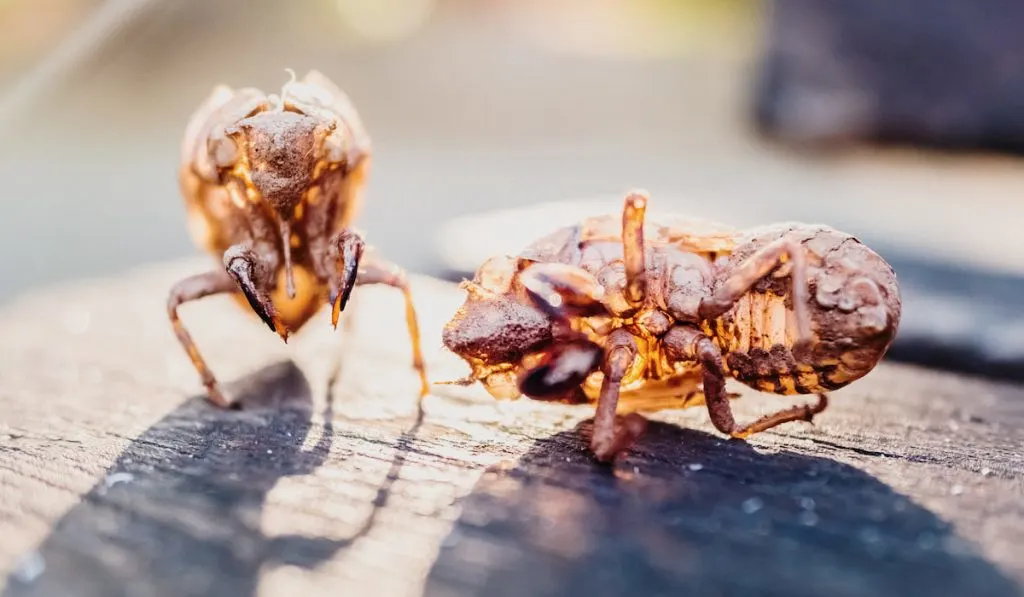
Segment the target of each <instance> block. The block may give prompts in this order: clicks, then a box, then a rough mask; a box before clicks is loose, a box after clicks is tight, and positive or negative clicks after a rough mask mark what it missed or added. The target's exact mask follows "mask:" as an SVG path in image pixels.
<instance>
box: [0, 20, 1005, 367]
mask: <svg viewBox="0 0 1024 597" xmlns="http://www.w3.org/2000/svg"><path fill="white" fill-rule="evenodd" d="M897 4H898V5H897ZM982 10H983V9H981V8H976V7H975V5H974V3H973V2H972V1H971V0H928V1H927V2H926V1H923V0H922V1H913V2H911V1H907V2H901V3H891V2H887V1H883V0H863V1H858V2H853V1H844V0H779V1H777V2H767V1H755V0H561V1H559V2H549V1H543V0H373V1H366V0H363V1H360V0H296V1H292V2H281V1H276V2H275V1H270V0H216V1H215V0H174V1H170V0H163V1H159V0H148V1H147V0H106V1H104V0H0V127H2V132H0V136H2V139H3V143H2V144H0V181H2V184H3V186H2V195H0V202H2V205H3V212H2V216H0V273H2V274H3V275H2V276H0V301H5V300H9V299H10V298H12V297H14V296H15V295H17V294H19V293H22V292H25V291H27V290H30V289H32V288H34V287H37V286H39V285H43V284H50V283H55V282H59V281H61V280H65V279H73V278H84V277H90V276H96V275H103V274H111V273H115V272H118V271H120V270H123V269H124V268H127V267H131V266H135V265H139V264H144V263H148V262H152V261H157V260H165V259H172V258H177V257H182V256H186V255H193V254H195V253H196V250H195V248H194V247H193V246H192V245H191V243H190V241H189V237H188V235H187V232H186V229H185V225H184V224H185V220H184V209H183V205H182V200H181V197H180V196H179V195H178V187H177V181H176V174H177V168H178V151H179V149H178V144H179V141H180V135H181V133H182V131H183V128H184V126H185V123H186V121H187V119H188V117H189V115H190V114H191V112H192V110H193V109H194V108H195V107H196V106H197V105H198V103H199V102H200V101H201V100H202V99H203V98H204V97H205V96H206V94H207V93H208V92H209V91H210V90H211V88H212V87H213V86H214V85H215V84H217V83H221V82H223V83H227V84H229V85H231V86H256V87H261V88H263V89H266V90H276V89H279V88H280V86H281V85H282V84H283V83H284V82H285V81H286V80H287V75H286V74H285V70H284V69H285V68H293V69H295V70H296V71H297V72H298V73H299V74H300V75H301V74H302V73H304V72H305V71H307V70H309V69H318V70H321V71H322V72H324V73H325V74H326V75H327V76H328V77H330V78H332V79H334V80H335V81H336V82H337V83H338V84H339V85H340V86H341V87H342V88H343V89H345V90H346V91H347V92H348V93H349V95H350V96H351V98H352V99H353V101H354V102H355V104H356V106H357V108H358V109H359V111H360V113H361V115H362V117H363V119H364V120H365V122H366V125H367V127H368V129H369V131H370V134H371V136H372V137H373V141H374V148H375V162H374V169H373V174H372V178H371V180H370V183H369V189H368V196H367V202H366V205H365V208H364V211H363V213H362V215H361V217H360V220H359V222H358V225H359V227H360V228H362V229H364V230H365V231H366V232H367V235H368V240H369V241H370V242H371V243H373V244H374V245H376V246H378V247H379V248H380V249H381V250H382V251H383V252H385V253H386V254H388V255H389V256H390V257H391V258H392V259H394V260H395V261H397V262H398V263H400V264H401V265H403V266H405V267H406V268H408V269H410V270H413V271H416V272H421V273H427V274H434V275H445V276H448V277H451V278H453V279H458V278H459V277H460V276H461V275H466V274H467V273H469V270H470V269H471V268H472V267H473V266H472V265H471V264H473V263H479V261H480V260H482V259H483V258H484V257H486V256H487V253H488V252H489V251H490V250H491V249H493V248H495V247H494V246H493V243H492V244H487V242H485V241H486V240H488V239H490V240H493V239H494V238H496V235H495V234H491V231H494V232H495V233H500V232H501V230H502V229H509V228H510V227H514V228H515V230H518V231H520V234H521V235H523V237H524V238H530V237H532V236H535V233H537V234H539V233H543V232H545V231H547V230H548V229H550V228H551V226H552V225H554V224H556V223H558V222H556V220H557V218H555V217H554V216H552V217H551V218H547V217H545V216H544V215H543V214H544V213H554V212H551V211H549V212H544V211H537V210H534V211H529V210H531V209H534V208H535V207H536V206H540V205H544V204H547V203H549V202H553V201H561V200H580V199H589V198H594V197H606V198H607V197H611V198H613V200H612V203H611V205H614V204H615V203H616V202H617V200H618V197H620V196H621V194H622V193H623V192H624V191H625V190H627V189H629V188H633V187H643V188H646V189H648V190H649V191H650V192H651V193H652V199H653V201H654V202H655V203H656V204H657V207H658V208H659V209H665V210H672V211H681V212H685V213H688V214H692V215H694V216H698V217H713V218H717V219H723V220H726V221H728V222H729V223H731V224H734V225H739V226H745V225H751V224H758V223H765V222H767V221H774V220H793V219H799V220H812V221H820V222H825V223H828V224H831V225H834V226H836V227H839V228H842V229H844V230H846V231H848V232H851V233H854V234H856V235H858V236H860V237H861V238H862V239H863V240H865V241H866V242H868V243H869V244H870V245H871V246H873V247H874V248H876V250H878V251H879V252H881V253H882V254H883V255H884V256H885V257H886V258H888V259H889V260H890V261H891V262H892V263H893V264H894V266H896V269H897V272H898V274H899V275H900V278H901V281H903V282H904V284H905V292H906V300H907V307H906V309H907V310H906V314H905V320H904V325H903V328H902V331H901V338H900V344H899V345H898V346H897V347H896V348H895V349H894V353H893V354H894V356H896V357H897V358H901V359H904V360H909V361H913V362H921V363H927V364H932V365H937V366H941V367H945V368H951V369H957V370H962V371H967V372H974V373H984V374H991V375H997V376H1001V377H1013V378H1017V379H1020V378H1021V376H1024V318H1022V315H1021V310H1020V308H1019V307H1018V306H1017V304H1018V301H1019V300H1020V298H1019V297H1020V296H1022V291H1024V284H1022V283H1021V277H1020V276H1021V274H1022V273H1024V259H1021V257H1020V255H1021V252H1022V251H1021V249H1022V248H1024V234H1022V233H1021V231H1020V227H1021V225H1022V224H1024V201H1022V200H1021V198H1022V197H1024V166H1022V164H1021V163H1020V161H1019V157H1018V154H1019V152H1020V150H1021V148H1022V147H1024V63H1022V61H1024V41H1019V40H1018V39H1019V35H1017V32H1019V30H1020V25H1021V24H1022V22H1024V5H1019V3H1016V2H1013V1H1011V0H993V2H992V3H991V4H986V5H985V8H984V12H982ZM586 205H589V204H584V205H583V206H581V208H580V209H582V208H583V207H585V206H586ZM509 209H511V210H513V211H512V212H507V213H506V212H499V215H498V216H493V215H491V216H487V214H488V213H493V210H509ZM515 210H519V211H518V212H516V211H515ZM522 210H527V211H522ZM562 213H563V216H564V215H565V214H569V215H570V216H571V219H575V218H576V217H577V216H584V215H589V213H577V212H576V211H572V210H570V211H565V210H564V209H563V212H562ZM516 214H518V215H516ZM559 222H560V221H559ZM497 236H501V235H500V234H497ZM513 237H515V235H507V236H506V237H504V238H508V239H512V238H513ZM515 238H516V239H518V238H519V237H515Z"/></svg>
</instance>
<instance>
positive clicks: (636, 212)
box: [622, 191, 647, 307]
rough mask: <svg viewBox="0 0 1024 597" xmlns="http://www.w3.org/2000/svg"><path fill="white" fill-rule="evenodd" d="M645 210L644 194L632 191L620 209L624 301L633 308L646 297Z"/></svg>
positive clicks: (645, 196) (645, 197)
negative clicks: (624, 270) (624, 283)
mask: <svg viewBox="0 0 1024 597" xmlns="http://www.w3.org/2000/svg"><path fill="white" fill-rule="evenodd" d="M646 210H647V194H646V193H644V192H642V191H634V192H632V193H630V194H629V195H627V196H626V203H625V206H624V207H623V209H622V258H623V262H624V263H625V266H626V300H628V301H629V303H630V305H632V306H634V307H636V306H638V305H640V303H642V302H644V299H645V298H646V297H647V269H646V265H645V263H644V260H645V258H646V257H645V253H646V252H645V251H644V214H645V212H646Z"/></svg>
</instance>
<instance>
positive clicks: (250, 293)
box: [224, 243, 289, 342]
mask: <svg viewBox="0 0 1024 597" xmlns="http://www.w3.org/2000/svg"><path fill="white" fill-rule="evenodd" d="M277 265H278V264H277V262H276V261H275V260H274V259H273V258H270V259H268V258H267V257H263V256H261V255H260V254H259V253H257V252H256V250H255V249H253V247H252V245H249V244H247V243H246V244H238V245H234V246H232V247H231V248H229V249H228V250H227V251H225V252H224V269H225V270H227V273H228V275H229V276H231V278H232V279H233V280H234V281H235V284H236V285H238V288H239V290H241V291H242V294H244V295H245V298H246V300H248V301H249V305H250V306H251V307H252V309H253V311H255V312H256V314H257V315H259V317H260V319H262V320H263V323H265V324H267V327H269V328H270V329H271V330H272V331H274V332H275V333H276V334H277V335H278V336H280V337H281V339H282V340H284V341H285V342H287V341H288V333H289V330H288V328H287V327H286V326H285V325H284V322H283V321H281V318H280V317H278V316H277V310H276V309H275V308H274V303H273V301H272V300H271V293H272V292H273V290H274V286H275V284H276V277H275V274H276V273H277Z"/></svg>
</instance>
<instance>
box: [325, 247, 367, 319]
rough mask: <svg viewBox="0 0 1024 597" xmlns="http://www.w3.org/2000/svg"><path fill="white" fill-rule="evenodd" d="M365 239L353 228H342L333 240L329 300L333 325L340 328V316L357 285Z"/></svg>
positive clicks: (330, 255)
mask: <svg viewBox="0 0 1024 597" xmlns="http://www.w3.org/2000/svg"><path fill="white" fill-rule="evenodd" d="M363 249H364V244H363V239H361V238H359V235H358V234H356V233H355V232H352V231H351V230H342V231H341V232H339V233H338V234H337V235H336V236H335V237H334V239H332V241H331V245H330V249H329V251H330V253H329V258H330V259H331V261H332V262H333V266H334V267H333V268H331V269H329V270H327V271H331V272H334V275H333V276H332V277H331V279H330V289H329V292H330V294H329V297H328V300H329V301H330V302H331V326H333V327H334V329H338V317H339V316H340V315H341V312H342V311H344V310H345V306H346V305H347V304H348V301H349V297H350V296H352V289H353V288H355V286H356V276H357V275H358V274H359V262H360V261H361V260H362V258H363Z"/></svg>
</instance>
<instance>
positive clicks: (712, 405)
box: [662, 326, 828, 438]
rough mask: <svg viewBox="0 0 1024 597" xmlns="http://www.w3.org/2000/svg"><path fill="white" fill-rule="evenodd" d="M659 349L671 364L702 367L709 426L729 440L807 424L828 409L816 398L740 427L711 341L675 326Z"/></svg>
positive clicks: (719, 357) (718, 353) (823, 398)
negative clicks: (688, 363)
mask: <svg viewBox="0 0 1024 597" xmlns="http://www.w3.org/2000/svg"><path fill="white" fill-rule="evenodd" d="M662 346H663V348H664V350H665V354H666V355H667V356H668V357H669V358H670V359H672V360H676V361H694V360H696V361H697V362H699V363H700V364H701V366H702V367H703V369H704V400H705V403H706V404H707V407H708V415H710V417H711V423H712V424H713V425H714V426H715V428H716V429H718V430H719V431H721V432H722V433H727V434H729V435H731V436H732V437H735V438H745V437H748V436H750V435H751V434H754V433H758V432H761V431H764V430H766V429H771V428H772V427H775V426H777V425H781V424H783V423H789V422H791V421H810V420H811V419H812V418H813V417H814V415H816V414H818V413H820V412H822V411H823V410H825V408H826V407H827V406H828V396H826V395H825V394H818V402H817V403H816V404H813V405H805V406H794V407H792V408H788V409H785V410H782V411H779V412H776V413H772V414H770V415H766V416H764V417H761V418H760V419H758V420H756V421H754V422H753V423H750V424H749V425H742V426H741V425H739V424H737V423H736V420H735V419H734V418H733V416H732V407H731V405H730V404H729V395H728V393H727V392H726V390H725V379H726V376H725V367H724V366H723V363H722V353H721V351H720V350H719V349H718V347H717V346H716V345H715V343H714V342H713V341H712V340H711V338H708V337H707V336H706V335H705V334H704V333H703V332H701V331H700V330H698V329H696V328H691V327H685V326H677V327H674V328H672V329H671V330H669V332H668V333H667V334H665V338H664V340H663V341H662Z"/></svg>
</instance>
